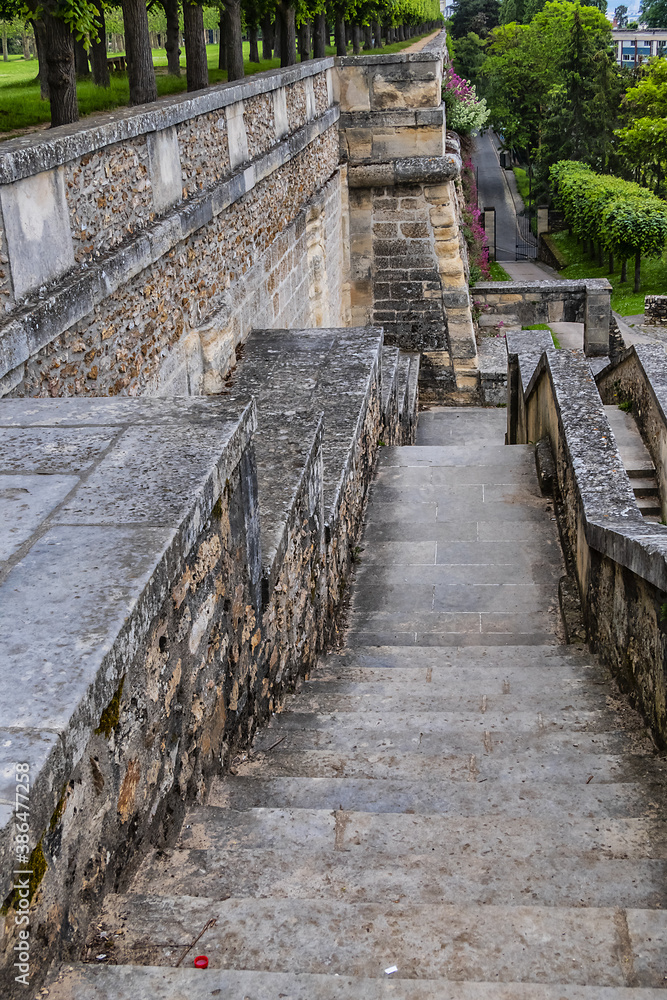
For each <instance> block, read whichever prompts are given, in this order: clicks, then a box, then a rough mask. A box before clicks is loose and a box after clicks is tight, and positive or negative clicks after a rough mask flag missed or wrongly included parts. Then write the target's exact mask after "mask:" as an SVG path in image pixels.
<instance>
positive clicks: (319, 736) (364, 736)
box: [252, 712, 654, 758]
mask: <svg viewBox="0 0 667 1000" xmlns="http://www.w3.org/2000/svg"><path fill="white" fill-rule="evenodd" d="M490 725H491V723H490V722H488V723H487V722H486V721H485V720H482V721H481V723H480V722H477V721H474V722H473V721H471V722H469V723H467V724H466V723H465V722H464V721H461V720H459V721H458V722H454V721H453V720H452V719H451V717H449V718H448V717H447V716H446V717H445V718H444V719H442V718H438V717H437V716H435V717H434V718H432V719H431V720H422V719H421V718H419V717H417V718H415V719H410V718H409V717H408V718H404V719H400V717H397V716H396V715H389V716H388V717H387V720H386V721H384V722H383V721H381V720H376V719H375V718H374V717H370V718H369V716H368V715H366V714H365V713H359V714H355V713H353V712H347V713H341V714H340V715H333V716H324V715H319V716H312V715H311V716H306V715H302V716H301V717H300V718H295V717H294V716H292V718H291V720H290V719H289V717H287V716H282V715H280V716H276V718H275V719H274V720H272V724H271V725H270V726H269V727H268V728H267V729H263V730H262V731H261V732H260V733H258V735H257V736H256V737H255V740H254V742H253V745H252V754H253V756H254V755H257V754H261V753H263V752H264V751H265V750H267V748H268V747H272V746H273V745H274V744H275V742H276V740H277V739H280V740H281V742H280V745H279V746H277V747H276V749H275V751H274V754H275V755H282V754H284V753H302V752H307V751H309V750H314V751H315V750H317V751H329V752H335V751H337V750H340V751H341V752H348V751H350V750H358V751H359V753H360V754H364V753H365V754H373V753H377V752H381V753H387V752H391V753H392V754H395V753H398V754H401V755H402V756H404V757H406V758H409V757H411V756H416V757H421V756H422V755H426V756H428V755H431V754H432V755H435V754H436V753H438V752H439V753H441V754H442V755H443V757H446V756H448V755H453V754H481V755H485V756H486V755H491V754H493V755H494V756H499V757H503V758H507V757H510V758H511V757H514V756H515V755H516V756H519V755H522V754H530V753H532V754H535V755H536V757H537V758H541V757H549V756H551V755H558V754H560V753H563V754H567V753H568V752H569V751H570V750H572V749H574V750H578V751H581V752H582V753H583V754H612V755H614V754H621V753H623V752H624V751H626V750H632V751H633V752H634V753H635V754H642V753H643V754H645V755H647V756H649V757H650V756H652V754H653V750H654V747H653V744H652V742H651V740H650V739H649V737H648V736H647V735H643V736H642V734H640V733H636V732H633V733H631V734H628V733H625V732H623V731H616V730H614V731H602V732H597V731H592V732H591V731H577V730H562V729H560V728H558V729H549V728H547V724H546V722H545V721H544V719H543V720H542V725H543V728H540V720H539V719H536V720H535V725H534V726H532V727H531V728H530V729H528V728H526V729H525V730H522V729H521V728H520V727H518V726H515V725H514V720H507V721H506V722H505V724H504V726H503V725H501V726H499V727H498V728H496V729H491V728H490Z"/></svg>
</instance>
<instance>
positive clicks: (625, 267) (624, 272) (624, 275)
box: [621, 257, 628, 283]
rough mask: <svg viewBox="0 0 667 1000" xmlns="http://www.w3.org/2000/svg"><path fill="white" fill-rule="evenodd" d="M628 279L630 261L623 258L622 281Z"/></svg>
mask: <svg viewBox="0 0 667 1000" xmlns="http://www.w3.org/2000/svg"><path fill="white" fill-rule="evenodd" d="M627 280H628V262H627V260H626V259H625V257H624V258H623V263H622V264H621V283H623V282H625V281H627Z"/></svg>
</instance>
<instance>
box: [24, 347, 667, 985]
mask: <svg viewBox="0 0 667 1000" xmlns="http://www.w3.org/2000/svg"><path fill="white" fill-rule="evenodd" d="M384 363H389V362H388V361H387V362H384ZM504 420H505V415H504V413H503V411H493V410H481V409H477V410H466V409H460V410H456V409H449V410H443V411H431V412H429V413H428V414H422V415H421V416H420V421H419V427H418V436H417V446H415V447H412V448H409V447H388V448H382V449H381V452H380V459H379V468H378V472H377V475H376V478H375V482H374V485H373V489H372V494H371V499H370V504H369V508H368V512H367V518H366V527H365V534H364V541H363V545H362V546H361V551H360V553H359V560H360V562H359V564H358V567H357V571H356V580H355V582H354V585H353V587H352V594H351V599H350V602H349V609H348V621H347V625H348V628H347V634H346V643H345V645H344V647H343V648H342V649H341V650H340V651H339V652H336V653H334V654H332V655H329V656H328V657H326V658H323V659H322V660H321V662H320V663H319V665H318V668H317V670H316V671H315V672H314V674H313V675H312V677H311V678H310V679H308V680H307V681H306V682H305V683H304V684H303V685H302V686H301V689H300V690H299V691H298V692H297V694H296V695H295V696H294V698H293V699H292V701H291V702H290V703H289V704H288V706H287V708H286V710H285V711H283V712H282V713H281V714H279V715H276V716H274V718H273V719H272V721H271V724H270V726H269V727H268V728H267V729H265V730H264V731H263V732H261V733H260V734H259V735H258V736H257V738H256V739H255V742H254V745H253V748H252V750H251V751H250V752H248V753H245V754H242V755H240V756H239V757H238V758H237V759H236V760H235V761H234V762H233V764H232V768H231V773H230V774H229V775H228V776H226V777H224V778H222V779H219V780H218V781H217V782H216V784H215V786H214V788H213V791H212V793H211V795H210V797H209V801H208V803H207V805H205V806H200V807H197V808H194V809H192V810H190V812H189V813H188V815H187V816H186V819H185V823H184V825H183V828H182V830H181V832H180V836H179V839H178V841H177V843H176V844H175V845H174V846H173V848H170V849H167V850H162V851H155V852H154V853H153V854H151V855H150V856H148V857H147V858H146V859H145V860H144V863H143V864H142V866H141V868H140V870H139V871H138V873H137V874H136V876H135V878H134V879H133V881H132V883H131V884H130V885H129V886H128V887H127V890H126V891H125V892H124V893H122V894H117V895H111V896H109V897H107V902H106V905H105V908H104V911H103V913H102V914H101V915H100V918H99V920H98V921H97V926H96V927H95V929H94V933H93V935H92V936H91V937H90V939H89V942H88V948H87V951H86V954H85V955H83V956H82V959H83V961H82V962H81V963H80V964H78V965H67V966H62V967H60V968H59V969H57V970H55V971H54V973H53V975H52V977H51V979H50V981H49V983H48V985H47V987H46V989H45V991H43V993H42V994H41V995H43V996H48V997H49V998H51V1000H92V998H94V1000H143V998H145V997H151V998H155V1000H183V998H186V997H187V998H188V1000H204V998H209V997H216V996H219V997H221V998H223V997H224V998H228V1000H244V998H245V1000H276V998H279V997H284V998H290V1000H333V998H337V1000H362V998H363V1000H376V998H377V1000H379V998H384V997H393V998H396V1000H653V998H656V1000H657V997H658V996H663V995H664V993H662V991H663V990H664V989H665V988H666V987H667V920H666V918H665V913H664V909H662V908H663V907H664V904H665V899H666V896H667V891H666V887H667V880H666V878H665V876H666V875H667V861H666V859H667V826H666V824H665V818H664V817H665V783H666V780H667V773H666V770H665V761H664V759H663V758H661V757H659V756H658V755H656V753H655V751H654V747H653V744H652V743H651V741H650V739H649V738H648V736H647V735H646V732H645V730H644V728H643V725H642V723H641V720H640V719H639V717H638V716H637V715H636V714H635V713H634V712H633V711H632V710H631V709H630V708H629V707H628V706H627V704H626V703H625V701H624V700H623V698H622V697H621V696H619V694H618V692H617V691H616V690H615V688H614V686H613V684H612V683H611V681H610V679H609V676H608V675H607V673H606V672H605V670H604V669H603V668H602V667H601V666H600V665H599V663H598V662H597V661H596V659H595V658H594V657H592V656H590V655H589V654H588V653H587V652H586V651H585V649H584V648H583V647H573V646H565V645H563V644H562V643H561V641H560V638H559V635H560V625H559V618H558V614H557V582H558V578H559V576H560V575H561V574H562V572H563V569H562V565H561V554H560V549H559V545H558V539H557V532H556V524H555V520H554V514H553V510H552V504H551V501H550V500H548V499H546V498H544V497H542V496H541V494H540V492H539V489H538V487H537V479H536V475H535V467H534V457H533V449H532V448H531V447H529V446H513V447H504V446H503V443H502V442H503V439H504V429H505V428H504ZM202 932H203V933H202ZM197 955H206V956H207V958H208V963H209V964H208V968H207V969H206V970H201V969H196V968H193V960H194V958H195V956H197ZM659 991H660V992H659Z"/></svg>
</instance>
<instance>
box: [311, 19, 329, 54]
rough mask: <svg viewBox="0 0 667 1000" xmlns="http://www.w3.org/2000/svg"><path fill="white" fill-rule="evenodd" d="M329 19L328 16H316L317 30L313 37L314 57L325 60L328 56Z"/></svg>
mask: <svg viewBox="0 0 667 1000" xmlns="http://www.w3.org/2000/svg"><path fill="white" fill-rule="evenodd" d="M326 36H327V18H326V14H316V15H315V30H314V37H313V56H314V57H315V59H324V57H325V55H326V54H327V37H326Z"/></svg>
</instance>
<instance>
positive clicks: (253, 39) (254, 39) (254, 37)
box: [248, 24, 259, 63]
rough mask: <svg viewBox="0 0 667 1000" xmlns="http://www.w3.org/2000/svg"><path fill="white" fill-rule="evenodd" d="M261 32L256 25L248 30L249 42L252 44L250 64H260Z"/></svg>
mask: <svg viewBox="0 0 667 1000" xmlns="http://www.w3.org/2000/svg"><path fill="white" fill-rule="evenodd" d="M258 38H259V31H258V28H257V25H256V24H253V25H251V26H249V28H248V41H249V42H250V56H249V58H250V62H252V63H258V62H259V45H258Z"/></svg>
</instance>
